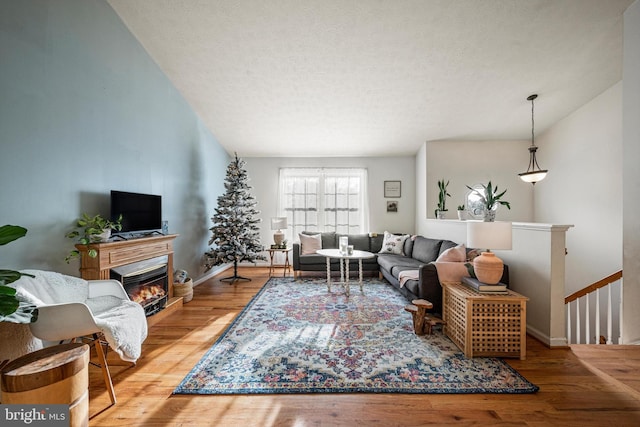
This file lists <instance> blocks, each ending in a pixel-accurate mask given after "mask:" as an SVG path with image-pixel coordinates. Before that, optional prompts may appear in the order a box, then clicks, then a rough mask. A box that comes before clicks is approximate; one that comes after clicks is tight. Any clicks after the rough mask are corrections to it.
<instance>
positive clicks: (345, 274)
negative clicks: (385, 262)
mask: <svg viewBox="0 0 640 427" xmlns="http://www.w3.org/2000/svg"><path fill="white" fill-rule="evenodd" d="M316 253H317V254H318V255H322V256H323V257H325V258H326V259H327V289H328V290H329V292H331V259H332V258H334V259H337V260H338V262H339V263H340V282H339V283H340V284H342V285H343V286H344V289H345V294H346V295H347V296H349V294H350V289H349V261H351V260H352V259H357V260H358V284H359V285H360V292H363V289H362V260H363V259H367V258H373V257H374V256H375V255H374V254H372V253H371V252H367V251H355V250H354V251H353V253H351V254H346V253H344V252H340V249H320V250H318V251H316Z"/></svg>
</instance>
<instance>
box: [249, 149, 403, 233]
mask: <svg viewBox="0 0 640 427" xmlns="http://www.w3.org/2000/svg"><path fill="white" fill-rule="evenodd" d="M243 159H244V160H245V161H246V169H247V173H248V175H249V179H250V180H251V181H250V183H249V184H250V185H251V186H252V187H253V189H252V194H253V195H254V197H255V198H256V200H257V201H258V206H257V208H258V209H259V210H260V211H261V215H262V226H261V238H262V244H263V245H265V246H268V245H270V244H271V243H273V231H272V230H271V229H270V225H269V221H270V218H271V217H273V216H276V215H277V210H278V194H277V191H278V176H279V171H280V168H284V167H361V168H366V169H367V170H368V176H369V182H368V188H369V210H370V219H369V226H370V231H373V232H378V233H382V232H384V231H385V230H388V231H393V232H402V233H414V232H415V229H414V224H415V215H416V204H415V198H414V197H413V196H414V194H415V193H416V190H415V158H414V157H413V156H405V157H384V158H383V157H326V158H312V157H269V158H267V157H249V158H243ZM384 181H401V182H402V191H401V193H402V194H401V197H400V198H398V199H385V198H384V187H383V186H384ZM388 200H397V201H398V212H395V213H389V212H387V204H386V202H387V201H388ZM286 238H287V239H288V240H289V241H290V242H292V241H295V240H297V239H296V236H291V235H290V232H288V233H287V234H286ZM292 238H293V239H292Z"/></svg>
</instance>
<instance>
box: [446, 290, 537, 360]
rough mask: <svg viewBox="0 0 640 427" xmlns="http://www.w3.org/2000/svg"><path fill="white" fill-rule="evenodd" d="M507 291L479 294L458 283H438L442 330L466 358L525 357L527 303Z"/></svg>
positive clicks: (523, 298) (525, 300)
mask: <svg viewBox="0 0 640 427" xmlns="http://www.w3.org/2000/svg"><path fill="white" fill-rule="evenodd" d="M528 299H529V298H527V297H525V296H523V295H520V294H518V293H516V292H513V291H511V290H507V293H506V294H497V293H494V294H491V293H480V292H477V291H476V290H474V289H471V288H469V287H468V286H466V285H463V284H462V283H456V282H443V283H442V305H443V307H444V308H443V312H444V313H443V320H444V321H445V326H444V331H445V333H446V334H447V336H448V337H449V338H451V341H453V342H454V343H455V344H456V345H457V346H458V347H459V348H460V349H461V350H462V351H463V352H464V355H465V356H466V357H468V358H471V357H474V356H484V357H519V358H520V360H525V358H526V354H527V347H526V345H527V338H526V334H527V300H528Z"/></svg>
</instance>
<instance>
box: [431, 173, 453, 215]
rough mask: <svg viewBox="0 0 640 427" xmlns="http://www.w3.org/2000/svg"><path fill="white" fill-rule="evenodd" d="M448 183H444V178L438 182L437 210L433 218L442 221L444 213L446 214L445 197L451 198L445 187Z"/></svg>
mask: <svg viewBox="0 0 640 427" xmlns="http://www.w3.org/2000/svg"><path fill="white" fill-rule="evenodd" d="M448 186H449V181H447V182H446V184H445V182H444V178H443V179H441V180H439V181H438V208H437V209H436V210H435V216H436V218H438V219H444V215H445V212H447V206H446V202H447V197H451V194H449V193H447V187H448Z"/></svg>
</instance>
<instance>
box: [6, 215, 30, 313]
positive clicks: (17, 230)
mask: <svg viewBox="0 0 640 427" xmlns="http://www.w3.org/2000/svg"><path fill="white" fill-rule="evenodd" d="M26 234H27V229H26V228H24V227H20V226H18V225H3V226H2V227H0V245H6V244H7V243H9V242H12V241H14V240H17V239H19V238H21V237H24V236H25V235H26ZM22 276H29V277H33V276H32V275H31V274H25V273H20V272H19V271H14V270H0V322H12V323H31V322H35V321H36V320H38V309H37V308H36V306H35V305H33V304H29V303H26V302H23V301H20V300H19V299H18V298H17V297H16V290H15V289H14V288H12V287H10V286H6V285H8V284H9V283H13V282H15V281H16V280H18V279H19V278H20V277H22Z"/></svg>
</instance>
